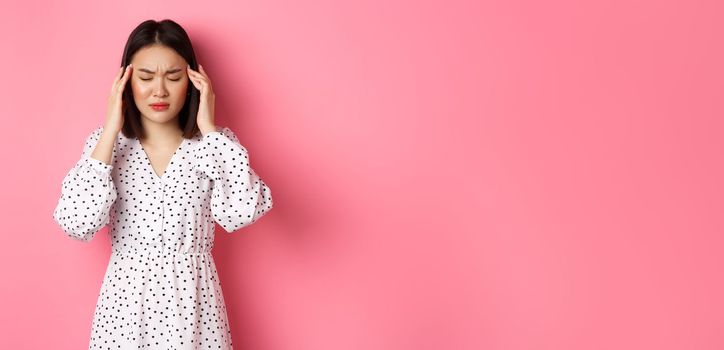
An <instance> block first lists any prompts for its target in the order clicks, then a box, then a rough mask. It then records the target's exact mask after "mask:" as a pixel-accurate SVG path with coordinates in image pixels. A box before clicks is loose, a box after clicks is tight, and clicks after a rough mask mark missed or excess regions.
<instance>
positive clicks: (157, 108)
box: [151, 103, 168, 111]
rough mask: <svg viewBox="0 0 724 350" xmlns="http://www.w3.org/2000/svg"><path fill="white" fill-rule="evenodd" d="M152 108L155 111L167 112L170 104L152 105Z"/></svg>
mask: <svg viewBox="0 0 724 350" xmlns="http://www.w3.org/2000/svg"><path fill="white" fill-rule="evenodd" d="M151 108H153V110H154V111H165V110H166V109H168V103H154V104H151Z"/></svg>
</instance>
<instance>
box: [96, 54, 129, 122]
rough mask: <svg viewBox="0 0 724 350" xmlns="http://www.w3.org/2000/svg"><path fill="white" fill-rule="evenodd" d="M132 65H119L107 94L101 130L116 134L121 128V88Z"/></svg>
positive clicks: (124, 85) (124, 84)
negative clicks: (104, 120)
mask: <svg viewBox="0 0 724 350" xmlns="http://www.w3.org/2000/svg"><path fill="white" fill-rule="evenodd" d="M132 70H133V67H132V66H131V65H130V64H129V65H128V66H126V69H123V67H121V68H120V69H119V70H118V74H116V78H115V79H114V80H113V85H112V86H111V94H110V96H108V113H107V114H106V122H105V124H104V126H103V130H108V131H109V132H111V133H114V134H118V133H119V132H120V131H121V129H122V128H123V89H124V88H125V87H126V82H127V81H128V79H129V78H130V77H131V71H132Z"/></svg>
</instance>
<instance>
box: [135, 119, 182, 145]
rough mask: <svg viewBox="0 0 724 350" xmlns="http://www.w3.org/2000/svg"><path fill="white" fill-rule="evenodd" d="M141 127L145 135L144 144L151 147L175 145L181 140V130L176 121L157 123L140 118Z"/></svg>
mask: <svg viewBox="0 0 724 350" xmlns="http://www.w3.org/2000/svg"><path fill="white" fill-rule="evenodd" d="M141 125H142V126H143V130H144V131H145V133H146V137H145V138H144V139H143V142H144V143H147V144H151V145H165V144H177V143H178V142H179V140H180V139H183V130H181V129H180V128H179V126H178V122H177V120H176V119H172V120H169V121H168V122H165V123H157V122H154V121H151V120H148V119H146V118H141Z"/></svg>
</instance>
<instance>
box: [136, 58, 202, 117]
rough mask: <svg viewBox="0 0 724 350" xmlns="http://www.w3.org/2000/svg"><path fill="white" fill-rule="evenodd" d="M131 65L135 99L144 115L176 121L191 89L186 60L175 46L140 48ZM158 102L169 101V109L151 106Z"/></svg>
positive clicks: (142, 115)
mask: <svg viewBox="0 0 724 350" xmlns="http://www.w3.org/2000/svg"><path fill="white" fill-rule="evenodd" d="M131 64H133V71H132V76H131V78H130V79H131V89H132V91H133V100H134V101H135V102H136V107H138V110H139V111H141V117H142V118H144V119H146V121H147V122H148V121H150V122H154V123H161V124H163V123H167V122H169V121H172V120H175V119H176V118H177V117H178V114H179V112H180V111H181V108H182V107H183V105H184V103H185V102H186V91H188V88H189V78H188V74H187V72H186V65H187V64H188V63H187V62H186V60H185V59H184V58H183V57H181V56H180V55H179V54H177V53H176V51H174V50H173V49H170V48H168V47H166V46H162V45H152V46H147V47H144V48H143V49H140V50H138V51H137V52H136V53H135V54H134V55H133V57H132V58H131ZM154 103H168V108H166V109H164V110H157V109H154V108H153V107H152V106H151V104H154Z"/></svg>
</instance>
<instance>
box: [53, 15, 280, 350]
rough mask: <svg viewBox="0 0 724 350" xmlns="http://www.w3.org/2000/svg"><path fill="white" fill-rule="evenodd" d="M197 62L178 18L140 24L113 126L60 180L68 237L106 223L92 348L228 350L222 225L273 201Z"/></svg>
mask: <svg viewBox="0 0 724 350" xmlns="http://www.w3.org/2000/svg"><path fill="white" fill-rule="evenodd" d="M196 68H197V62H196V58H195V55H194V51H193V48H192V46H191V41H190V40H189V37H188V35H187V34H186V32H185V31H184V29H183V28H181V26H179V25H178V24H176V23H175V22H173V21H171V20H163V21H160V22H156V21H153V20H149V21H145V22H143V23H141V24H140V25H139V26H138V27H137V28H136V29H134V30H133V32H132V33H131V35H130V37H129V39H128V42H127V43H126V47H125V50H124V53H123V60H122V67H121V69H120V70H119V72H118V74H117V76H116V78H115V80H114V82H113V88H112V90H111V95H110V97H109V99H108V114H107V117H106V120H105V123H104V125H103V126H100V127H98V128H96V129H95V130H93V131H92V132H91V133H90V135H89V136H88V138H87V139H86V141H85V146H84V149H83V153H82V155H81V159H80V160H79V161H78V162H77V164H76V165H75V166H74V167H73V168H72V169H71V170H70V171H69V172H68V174H67V175H66V176H65V178H64V180H63V185H62V191H61V196H60V199H59V201H58V204H57V207H56V208H55V210H54V213H53V218H54V219H55V221H56V222H57V223H58V225H59V226H60V227H61V228H62V229H63V231H64V232H65V233H66V234H67V235H68V236H70V237H71V238H74V239H78V240H81V241H89V240H91V239H92V238H93V236H94V235H95V233H96V232H97V231H98V230H100V229H101V228H102V227H103V226H105V225H107V224H110V229H109V233H110V237H111V245H112V249H111V250H112V254H111V257H110V261H109V263H108V267H107V270H106V274H105V277H104V279H103V284H102V286H101V290H100V293H99V296H98V300H97V304H96V309H95V313H94V317H93V322H92V327H91V328H92V329H91V337H90V348H91V349H94V348H104V349H105V348H114V349H137V348H152V349H157V348H158V349H161V348H162V349H196V348H204V349H206V348H213V349H232V341H231V332H230V328H229V324H228V319H227V315H226V306H225V304H224V298H223V295H222V292H221V285H220V283H219V279H218V275H217V271H216V266H215V264H214V260H213V258H212V256H211V249H212V247H213V245H214V228H215V222H216V223H218V224H220V225H221V226H222V227H223V228H224V229H225V230H226V231H227V232H233V231H236V230H238V229H240V228H242V227H244V226H247V225H250V224H252V223H254V222H255V221H256V220H257V219H259V218H260V217H261V216H263V215H264V214H265V213H268V212H269V210H271V208H272V205H273V203H272V196H271V190H270V189H269V187H267V185H266V184H265V183H264V182H263V181H262V180H261V179H260V178H259V176H257V174H256V173H255V172H254V170H253V169H252V168H251V167H250V164H249V155H248V153H247V150H246V149H245V148H244V147H243V146H242V145H241V144H240V143H239V140H238V139H237V138H236V136H235V134H234V133H233V132H232V131H231V130H230V129H229V128H227V127H224V128H220V127H217V126H216V125H215V124H214V93H213V90H212V88H211V82H210V80H209V77H208V75H207V74H206V72H205V71H204V69H203V67H201V66H200V65H199V67H198V71H197V70H196ZM189 82H190V83H191V84H189Z"/></svg>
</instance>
